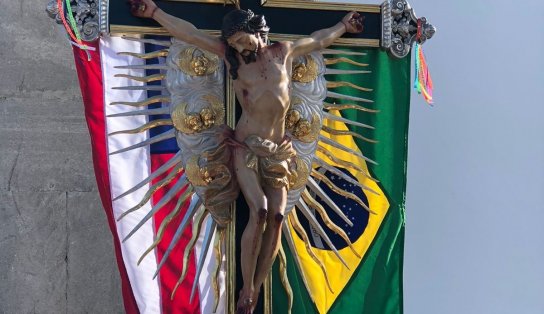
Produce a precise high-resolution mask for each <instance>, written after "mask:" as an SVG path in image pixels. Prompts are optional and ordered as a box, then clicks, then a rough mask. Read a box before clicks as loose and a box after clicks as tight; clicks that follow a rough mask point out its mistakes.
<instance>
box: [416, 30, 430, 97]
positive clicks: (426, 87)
mask: <svg viewBox="0 0 544 314" xmlns="http://www.w3.org/2000/svg"><path fill="white" fill-rule="evenodd" d="M417 24H418V25H417V28H418V31H417V40H416V44H415V47H414V55H415V70H416V71H415V72H416V77H415V81H414V89H415V90H417V92H418V94H423V98H424V99H425V101H426V102H427V103H428V104H429V105H431V104H432V103H433V80H432V78H431V73H430V72H429V68H428V66H427V61H426V60H425V54H424V53H423V48H422V47H421V45H420V44H419V40H420V37H421V21H420V20H418V23H417Z"/></svg>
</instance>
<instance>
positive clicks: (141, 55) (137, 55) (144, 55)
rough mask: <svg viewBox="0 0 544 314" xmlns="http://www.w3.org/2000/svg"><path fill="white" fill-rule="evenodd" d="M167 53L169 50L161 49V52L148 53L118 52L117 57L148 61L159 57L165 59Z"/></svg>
mask: <svg viewBox="0 0 544 314" xmlns="http://www.w3.org/2000/svg"><path fill="white" fill-rule="evenodd" d="M168 53H169V49H161V50H157V51H152V52H148V53H135V52H118V53H117V55H119V56H130V57H135V58H139V59H144V60H148V59H155V58H159V57H166V56H168Z"/></svg>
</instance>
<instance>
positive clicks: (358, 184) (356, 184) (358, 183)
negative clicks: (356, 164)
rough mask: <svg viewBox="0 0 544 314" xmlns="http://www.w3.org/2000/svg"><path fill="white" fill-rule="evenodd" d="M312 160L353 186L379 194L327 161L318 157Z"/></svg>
mask: <svg viewBox="0 0 544 314" xmlns="http://www.w3.org/2000/svg"><path fill="white" fill-rule="evenodd" d="M314 162H315V163H316V164H317V166H318V167H322V168H324V169H325V170H327V171H329V172H332V173H334V174H335V175H337V176H339V177H341V178H342V179H344V180H346V181H347V182H349V183H351V184H353V185H355V186H358V187H360V188H361V189H363V190H365V191H368V192H370V193H372V194H375V195H380V193H378V192H376V191H375V190H373V189H372V188H370V187H368V186H366V185H364V184H361V183H360V182H359V181H357V180H355V179H353V178H351V177H350V176H348V175H346V174H345V173H344V172H342V171H341V170H338V169H337V168H336V167H333V166H331V165H329V164H328V163H327V162H325V161H323V160H321V159H319V158H314Z"/></svg>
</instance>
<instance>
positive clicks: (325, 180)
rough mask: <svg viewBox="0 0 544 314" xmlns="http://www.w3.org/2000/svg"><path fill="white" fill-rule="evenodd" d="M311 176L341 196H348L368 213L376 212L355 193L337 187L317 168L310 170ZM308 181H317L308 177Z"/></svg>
mask: <svg viewBox="0 0 544 314" xmlns="http://www.w3.org/2000/svg"><path fill="white" fill-rule="evenodd" d="M311 176H312V177H313V178H316V179H317V180H319V181H320V182H323V183H324V184H325V185H327V186H328V187H329V188H330V189H331V190H332V191H333V192H334V193H336V194H339V195H341V196H343V197H346V198H349V199H351V200H353V201H355V202H356V203H357V204H359V205H361V207H363V208H364V209H365V210H366V211H368V212H369V213H371V214H373V215H376V212H374V211H373V210H371V209H370V208H369V207H368V206H367V205H366V204H365V202H363V201H362V200H361V199H360V198H359V197H358V196H357V195H355V194H353V193H350V192H347V191H345V190H343V189H341V188H339V187H338V186H336V185H335V184H334V183H332V181H331V180H330V179H329V178H328V177H327V176H326V175H324V174H322V173H321V172H319V171H317V170H315V169H314V170H312V174H311ZM309 181H310V182H312V184H313V185H317V186H319V185H318V183H317V182H315V181H314V179H312V178H310V179H309Z"/></svg>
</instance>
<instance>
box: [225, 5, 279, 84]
mask: <svg viewBox="0 0 544 314" xmlns="http://www.w3.org/2000/svg"><path fill="white" fill-rule="evenodd" d="M268 30H269V28H268V26H267V25H266V20H265V19H264V16H262V15H255V14H254V13H253V12H251V10H247V11H245V10H233V11H231V12H229V13H228V14H227V15H225V17H224V18H223V27H222V30H221V39H222V40H223V41H224V42H225V44H226V45H227V51H226V59H227V61H228V62H229V64H230V66H231V69H230V74H231V76H232V78H233V79H234V80H235V79H237V78H238V67H239V65H240V62H239V60H238V57H237V54H238V55H240V57H241V58H242V60H244V62H245V63H246V64H248V63H250V62H254V61H256V59H257V53H258V51H259V49H261V48H262V47H263V46H265V45H266V42H267V41H268Z"/></svg>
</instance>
